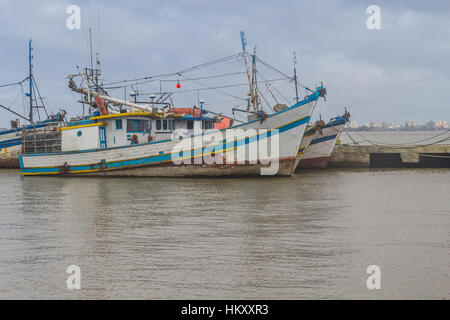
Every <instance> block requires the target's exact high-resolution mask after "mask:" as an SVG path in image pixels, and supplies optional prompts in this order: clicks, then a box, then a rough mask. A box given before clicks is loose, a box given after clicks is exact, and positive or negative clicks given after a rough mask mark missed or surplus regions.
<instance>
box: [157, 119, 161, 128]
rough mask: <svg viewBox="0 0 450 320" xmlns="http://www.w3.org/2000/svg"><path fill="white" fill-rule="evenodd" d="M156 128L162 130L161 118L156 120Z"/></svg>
mask: <svg viewBox="0 0 450 320" xmlns="http://www.w3.org/2000/svg"><path fill="white" fill-rule="evenodd" d="M156 130H161V120H156Z"/></svg>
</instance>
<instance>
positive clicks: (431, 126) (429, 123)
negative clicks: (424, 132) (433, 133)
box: [424, 120, 436, 129]
mask: <svg viewBox="0 0 450 320" xmlns="http://www.w3.org/2000/svg"><path fill="white" fill-rule="evenodd" d="M424 128H425V129H434V128H436V124H435V123H434V121H433V120H430V121H427V122H426V123H425V125H424Z"/></svg>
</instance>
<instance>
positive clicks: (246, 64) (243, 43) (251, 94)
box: [241, 31, 254, 103]
mask: <svg viewBox="0 0 450 320" xmlns="http://www.w3.org/2000/svg"><path fill="white" fill-rule="evenodd" d="M244 36H245V35H244V31H241V44H242V57H243V58H244V63H245V71H246V72H247V79H248V86H249V89H250V101H251V102H252V103H253V102H254V100H253V83H252V78H251V77H250V70H249V69H248V62H247V55H246V54H247V53H246V51H245V45H246V43H245V37H244Z"/></svg>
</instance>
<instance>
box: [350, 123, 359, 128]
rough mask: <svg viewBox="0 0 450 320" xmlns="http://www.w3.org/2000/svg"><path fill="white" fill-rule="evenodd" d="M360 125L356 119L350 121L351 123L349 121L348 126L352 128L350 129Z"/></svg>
mask: <svg viewBox="0 0 450 320" xmlns="http://www.w3.org/2000/svg"><path fill="white" fill-rule="evenodd" d="M359 127H360V126H359V123H358V122H356V121H352V122H351V123H350V128H352V129H358V128H359Z"/></svg>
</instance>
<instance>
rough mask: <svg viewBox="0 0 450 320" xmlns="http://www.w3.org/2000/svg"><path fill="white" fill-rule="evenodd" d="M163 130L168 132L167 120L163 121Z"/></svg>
mask: <svg viewBox="0 0 450 320" xmlns="http://www.w3.org/2000/svg"><path fill="white" fill-rule="evenodd" d="M163 129H164V130H167V120H163Z"/></svg>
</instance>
